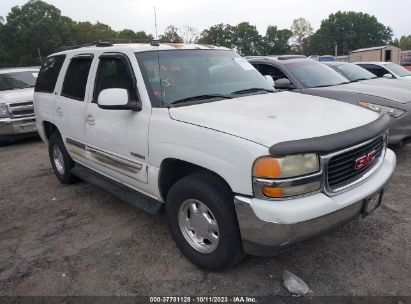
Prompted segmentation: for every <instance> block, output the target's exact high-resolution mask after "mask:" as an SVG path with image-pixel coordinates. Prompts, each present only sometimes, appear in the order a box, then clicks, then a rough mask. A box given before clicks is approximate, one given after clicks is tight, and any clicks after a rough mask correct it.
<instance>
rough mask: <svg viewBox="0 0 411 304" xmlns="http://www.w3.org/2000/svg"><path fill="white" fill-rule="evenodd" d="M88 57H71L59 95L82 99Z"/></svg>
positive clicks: (88, 61)
mask: <svg viewBox="0 0 411 304" xmlns="http://www.w3.org/2000/svg"><path fill="white" fill-rule="evenodd" d="M92 60H93V59H92V58H91V57H89V58H73V59H72V60H71V62H70V65H69V66H68V68H67V72H66V76H65V77H64V83H63V89H62V91H61V95H63V96H66V97H68V98H73V99H77V100H84V95H85V93H86V85H87V78H88V73H89V71H90V66H91V61H92Z"/></svg>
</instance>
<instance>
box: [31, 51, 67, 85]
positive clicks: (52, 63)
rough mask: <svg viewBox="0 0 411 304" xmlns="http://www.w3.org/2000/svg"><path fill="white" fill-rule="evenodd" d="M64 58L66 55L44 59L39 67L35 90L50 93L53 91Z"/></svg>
mask: <svg viewBox="0 0 411 304" xmlns="http://www.w3.org/2000/svg"><path fill="white" fill-rule="evenodd" d="M65 58H66V55H57V56H52V57H49V58H47V59H46V62H44V64H43V66H42V67H41V69H40V72H39V75H38V78H37V82H36V86H35V89H34V91H35V92H44V93H52V92H53V91H54V87H55V86H56V82H57V78H58V76H59V73H60V70H61V67H62V66H63V62H64V59H65Z"/></svg>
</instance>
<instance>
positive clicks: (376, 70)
mask: <svg viewBox="0 0 411 304" xmlns="http://www.w3.org/2000/svg"><path fill="white" fill-rule="evenodd" d="M359 66H360V67H362V68H364V69H366V70H368V71H369V72H371V73H373V74H374V75H377V76H378V77H382V76H384V75H385V74H387V73H388V72H387V70H386V69H384V68H383V67H380V66H378V65H375V64H359Z"/></svg>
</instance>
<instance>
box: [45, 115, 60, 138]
mask: <svg viewBox="0 0 411 304" xmlns="http://www.w3.org/2000/svg"><path fill="white" fill-rule="evenodd" d="M43 130H44V134H45V136H46V138H47V140H50V137H51V134H53V133H55V132H57V133H60V131H59V129H58V128H57V126H56V125H55V124H53V123H51V122H49V121H46V120H45V121H43Z"/></svg>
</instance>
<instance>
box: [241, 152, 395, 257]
mask: <svg viewBox="0 0 411 304" xmlns="http://www.w3.org/2000/svg"><path fill="white" fill-rule="evenodd" d="M395 164H396V157H395V154H394V152H392V151H391V150H389V149H387V152H386V155H385V158H384V161H383V163H382V165H381V167H380V168H379V169H378V170H377V171H376V172H375V173H374V174H373V175H372V176H371V177H369V178H368V179H367V180H366V181H365V182H364V183H362V184H361V185H359V186H357V187H355V188H353V189H351V190H349V191H346V192H343V193H341V194H339V195H336V196H333V197H329V196H327V195H325V194H324V193H318V194H314V195H311V196H306V197H302V198H296V199H290V200H283V201H269V200H262V199H256V198H247V197H243V196H235V199H234V203H235V207H236V211H237V217H238V223H239V227H240V233H241V238H242V241H243V250H244V252H245V253H248V254H252V255H257V256H270V255H274V254H276V253H279V252H281V251H283V250H284V249H287V248H289V247H292V246H293V245H295V244H297V243H299V242H301V241H304V240H308V239H310V238H313V237H316V236H318V235H321V234H323V233H326V232H328V231H330V230H332V229H334V228H336V227H339V226H341V225H343V224H345V223H347V222H349V221H350V220H352V219H354V218H355V217H357V216H358V215H359V214H360V213H361V210H362V208H363V200H364V199H365V198H367V197H368V196H370V195H372V194H373V193H375V192H377V191H378V190H380V189H382V188H383V187H384V186H385V184H386V183H387V182H388V180H389V179H390V177H391V175H392V173H393V172H394V169H395Z"/></svg>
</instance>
